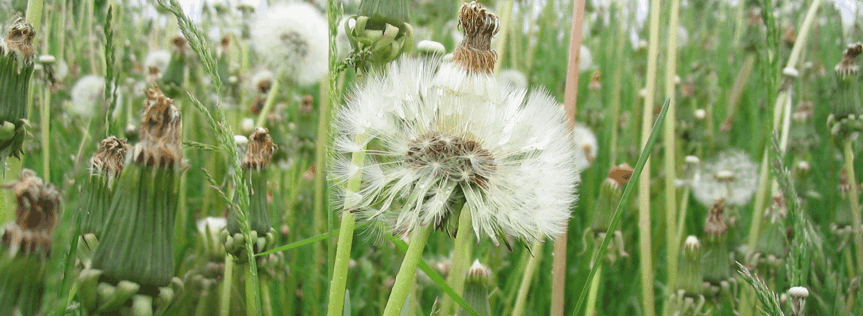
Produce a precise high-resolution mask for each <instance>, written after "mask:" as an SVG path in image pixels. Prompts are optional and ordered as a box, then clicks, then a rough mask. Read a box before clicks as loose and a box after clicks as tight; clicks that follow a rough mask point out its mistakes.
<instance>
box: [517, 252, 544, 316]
mask: <svg viewBox="0 0 863 316" xmlns="http://www.w3.org/2000/svg"><path fill="white" fill-rule="evenodd" d="M532 248H533V249H534V250H533V251H534V252H533V255H531V256H530V259H528V261H527V267H526V268H525V269H524V274H523V275H522V277H521V286H519V288H518V295H517V296H516V299H515V307H513V308H512V315H513V316H521V315H524V311H525V309H526V308H527V292H528V291H529V290H530V283H531V281H532V280H533V277H534V275H535V274H536V270H537V268H539V262H540V261H542V243H540V242H539V241H535V242H533V247H532Z"/></svg>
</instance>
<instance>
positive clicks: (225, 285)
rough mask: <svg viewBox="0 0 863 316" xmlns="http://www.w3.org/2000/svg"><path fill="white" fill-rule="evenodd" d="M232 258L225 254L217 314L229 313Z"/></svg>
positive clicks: (232, 275) (232, 276) (228, 315)
mask: <svg viewBox="0 0 863 316" xmlns="http://www.w3.org/2000/svg"><path fill="white" fill-rule="evenodd" d="M235 265H236V264H235V263H234V258H233V257H232V256H231V255H230V254H228V255H225V274H224V278H223V279H222V293H221V295H222V297H220V298H219V316H230V315H231V290H233V285H234V266H235Z"/></svg>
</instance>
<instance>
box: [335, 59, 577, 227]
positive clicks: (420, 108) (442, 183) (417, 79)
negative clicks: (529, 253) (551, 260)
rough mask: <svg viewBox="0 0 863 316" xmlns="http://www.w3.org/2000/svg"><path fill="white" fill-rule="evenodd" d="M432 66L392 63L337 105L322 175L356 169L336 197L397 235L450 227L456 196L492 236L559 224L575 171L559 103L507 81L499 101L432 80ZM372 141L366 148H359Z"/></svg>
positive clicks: (342, 179)
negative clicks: (327, 168)
mask: <svg viewBox="0 0 863 316" xmlns="http://www.w3.org/2000/svg"><path fill="white" fill-rule="evenodd" d="M438 68H439V67H438V64H437V62H435V61H425V60H409V59H408V60H402V61H399V62H396V63H393V64H391V65H390V66H389V70H388V72H387V73H385V74H383V75H380V76H373V77H370V78H371V79H370V80H369V81H368V82H367V83H366V85H365V86H363V87H361V88H360V89H359V90H358V91H357V92H356V94H355V95H354V96H353V97H351V98H349V100H350V101H349V103H348V104H347V105H346V106H344V107H343V108H342V109H341V110H340V111H339V112H338V113H337V114H336V119H335V127H336V136H335V140H334V147H335V148H334V151H335V153H336V161H334V163H333V164H332V166H333V170H332V171H331V172H330V176H331V178H332V180H333V181H334V182H335V183H336V184H338V185H344V184H345V183H346V182H347V181H348V179H350V178H353V177H355V176H358V175H359V176H362V178H363V181H362V187H361V189H360V191H359V192H358V193H350V192H349V193H346V195H345V196H342V197H341V201H339V203H338V204H340V206H343V208H342V209H346V210H350V211H352V212H357V213H358V214H359V215H360V217H361V218H365V219H368V220H374V221H377V222H378V223H381V225H380V226H382V228H384V229H385V230H386V231H391V232H393V233H395V234H402V235H404V234H406V233H408V232H410V231H412V230H414V229H416V228H418V227H419V226H423V225H435V227H438V228H445V229H448V228H449V227H452V228H454V226H452V224H453V223H454V222H456V219H457V218H458V216H453V214H458V213H457V212H458V211H459V209H457V207H458V205H460V204H461V202H462V201H463V202H464V204H465V205H466V208H464V210H466V211H469V212H471V215H472V218H473V229H474V232H475V233H476V235H477V236H478V237H479V236H480V235H487V236H489V237H491V239H492V241H493V242H495V243H497V242H498V241H499V240H501V239H503V240H504V241H506V236H512V237H516V238H519V239H522V240H526V241H532V240H538V239H540V238H543V237H545V236H555V235H557V234H559V233H560V232H562V230H563V227H564V225H565V223H566V220H567V219H568V218H569V207H570V205H571V203H572V202H574V201H575V199H576V196H575V194H574V192H575V191H574V190H575V184H576V180H577V177H578V173H577V172H576V169H575V168H574V166H573V165H572V161H573V160H574V159H575V155H576V153H575V149H574V148H573V146H572V142H571V141H570V140H569V139H567V137H569V136H570V134H569V132H568V131H567V128H566V127H565V124H564V117H563V114H562V113H561V112H560V111H559V110H558V105H557V103H556V102H555V101H554V100H553V99H552V98H551V97H550V96H548V95H547V94H544V93H537V92H534V93H532V94H531V95H530V96H527V93H526V91H524V90H518V89H514V88H511V87H500V90H498V91H499V92H498V93H499V94H500V95H497V96H496V99H499V100H501V102H500V103H497V102H494V101H491V99H495V97H489V98H477V97H475V96H472V95H461V94H455V93H453V92H452V90H448V89H446V88H443V87H440V86H437V85H435V84H434V82H435V81H436V77H437V76H440V75H441V74H440V73H435V69H438ZM454 74H455V73H448V74H446V75H447V76H452V75H454ZM461 74H462V75H461V76H462V79H464V78H465V77H466V76H469V75H468V74H467V73H466V72H464V71H462V72H461ZM370 142H374V144H375V146H374V149H368V150H367V149H365V148H366V146H367V145H368V144H369V143H370ZM355 152H364V153H365V162H364V163H363V164H362V165H356V164H354V163H353V162H351V160H350V157H349V156H350V155H351V154H352V153H355ZM451 220H452V222H450V221H451ZM447 224H449V225H447Z"/></svg>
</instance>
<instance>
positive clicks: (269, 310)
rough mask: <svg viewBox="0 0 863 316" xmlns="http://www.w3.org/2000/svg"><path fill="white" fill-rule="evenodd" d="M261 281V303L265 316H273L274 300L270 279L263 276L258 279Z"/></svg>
mask: <svg viewBox="0 0 863 316" xmlns="http://www.w3.org/2000/svg"><path fill="white" fill-rule="evenodd" d="M258 280H259V281H260V283H261V303H262V304H261V305H263V314H264V316H273V301H272V298H271V295H270V279H268V278H265V277H262V278H259V279H258Z"/></svg>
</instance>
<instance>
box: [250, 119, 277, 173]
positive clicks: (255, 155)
mask: <svg viewBox="0 0 863 316" xmlns="http://www.w3.org/2000/svg"><path fill="white" fill-rule="evenodd" d="M276 148H278V146H276V144H275V143H273V139H272V138H270V134H269V131H268V130H267V129H266V128H263V127H258V129H256V130H255V131H254V132H252V135H249V145H248V146H247V147H246V156H245V157H243V162H242V166H243V168H246V169H261V168H265V167H266V166H267V165H268V164H270V159H271V158H272V157H273V151H275V150H276Z"/></svg>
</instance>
